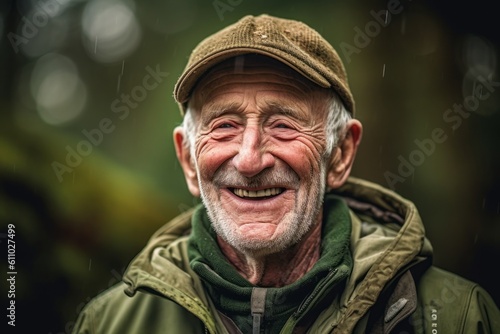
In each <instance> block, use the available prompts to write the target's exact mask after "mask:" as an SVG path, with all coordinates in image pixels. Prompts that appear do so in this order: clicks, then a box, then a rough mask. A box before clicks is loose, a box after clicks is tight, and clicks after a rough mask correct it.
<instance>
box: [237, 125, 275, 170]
mask: <svg viewBox="0 0 500 334" xmlns="http://www.w3.org/2000/svg"><path fill="white" fill-rule="evenodd" d="M262 137H263V135H262V133H261V131H260V128H259V126H247V128H245V131H244V132H243V137H242V140H241V146H240V150H239V152H238V154H237V155H236V156H234V158H233V164H234V166H235V167H236V169H237V170H238V172H240V173H241V174H242V175H243V176H246V177H252V176H255V175H257V174H259V173H260V172H261V171H263V170H264V169H266V168H269V167H272V166H274V162H275V158H274V156H273V155H272V154H271V153H269V152H268V151H267V149H266V148H265V147H264V145H263V144H264V143H263V140H262Z"/></svg>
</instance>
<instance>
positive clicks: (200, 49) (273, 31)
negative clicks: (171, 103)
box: [174, 14, 354, 114]
mask: <svg viewBox="0 0 500 334" xmlns="http://www.w3.org/2000/svg"><path fill="white" fill-rule="evenodd" d="M243 54H261V55H264V56H268V57H272V58H274V59H276V60H278V61H280V62H282V63H284V64H285V65H288V66H289V67H291V68H292V69H294V70H295V71H297V72H298V73H300V74H301V75H303V76H304V77H306V78H307V79H309V80H311V81H312V82H314V83H316V84H317V85H319V86H321V87H324V88H332V89H333V90H335V92H336V93H337V94H338V95H339V96H340V98H341V99H342V101H343V102H344V105H345V107H346V109H347V110H349V111H350V112H351V114H354V99H353V97H352V94H351V91H350V89H349V85H348V83H347V74H346V72H345V69H344V65H343V64H342V60H341V59H340V57H339V55H338V54H337V52H336V51H335V49H334V48H333V47H332V46H331V45H330V43H328V42H327V41H326V40H325V39H324V38H323V37H322V36H321V35H320V34H319V33H318V32H317V31H315V30H314V29H312V28H311V27H309V26H307V25H306V24H304V23H302V22H300V21H294V20H288V19H282V18H277V17H273V16H270V15H266V14H264V15H260V16H251V15H248V16H245V17H243V18H242V19H240V20H239V21H238V22H236V23H234V24H232V25H230V26H228V27H226V28H224V29H222V30H220V31H218V32H216V33H215V34H213V35H211V36H209V37H207V38H206V39H204V40H203V41H202V42H200V44H198V46H196V48H195V49H194V50H193V52H192V53H191V56H190V57H189V60H188V63H187V65H186V68H185V69H184V72H183V73H182V74H181V76H180V77H179V79H178V81H177V83H176V85H175V89H174V98H175V100H176V101H177V102H178V103H179V105H180V108H181V112H182V113H184V111H185V108H186V104H187V102H188V100H189V97H190V95H191V92H192V90H193V88H194V87H195V85H196V83H197V81H198V80H199V79H200V78H201V77H202V75H203V74H204V73H205V72H207V71H208V70H209V69H210V68H211V67H213V66H214V65H216V64H218V63H220V62H222V61H223V60H226V59H229V58H232V57H235V56H239V55H243Z"/></svg>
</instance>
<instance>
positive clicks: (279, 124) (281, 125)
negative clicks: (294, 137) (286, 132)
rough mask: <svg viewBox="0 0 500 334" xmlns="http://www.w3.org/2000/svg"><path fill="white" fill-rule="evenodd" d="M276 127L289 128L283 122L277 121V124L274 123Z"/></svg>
mask: <svg viewBox="0 0 500 334" xmlns="http://www.w3.org/2000/svg"><path fill="white" fill-rule="evenodd" d="M276 127H277V128H278V129H288V128H289V126H288V125H286V124H284V123H278V124H276Z"/></svg>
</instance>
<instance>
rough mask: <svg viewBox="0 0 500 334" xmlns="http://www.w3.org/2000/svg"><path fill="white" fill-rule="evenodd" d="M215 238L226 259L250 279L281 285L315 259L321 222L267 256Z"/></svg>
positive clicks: (299, 276)
mask: <svg viewBox="0 0 500 334" xmlns="http://www.w3.org/2000/svg"><path fill="white" fill-rule="evenodd" d="M217 242H218V244H219V246H220V248H221V250H222V253H223V254H224V255H225V256H226V258H227V259H228V260H229V262H230V263H231V264H232V265H233V266H234V267H235V268H236V270H237V271H238V272H239V273H240V274H241V275H242V276H243V277H244V278H245V279H247V280H248V281H249V282H250V283H252V284H254V285H259V286H266V287H282V286H285V285H288V284H291V283H293V282H295V281H296V280H298V279H299V278H301V277H302V276H304V275H305V274H306V273H307V272H308V271H309V270H310V269H311V268H312V267H313V266H314V264H315V263H316V262H317V261H318V259H319V257H320V246H321V223H317V224H315V225H314V226H313V228H312V229H311V230H310V231H309V232H308V233H307V234H306V235H305V236H304V238H303V239H302V240H301V241H300V242H299V243H297V244H296V245H294V246H293V247H290V248H288V249H286V250H284V251H281V252H278V253H273V254H270V255H266V256H254V255H253V254H248V253H242V252H240V251H238V250H236V249H235V248H234V247H232V246H231V245H229V244H228V243H227V242H226V241H224V240H223V239H222V238H220V237H218V238H217Z"/></svg>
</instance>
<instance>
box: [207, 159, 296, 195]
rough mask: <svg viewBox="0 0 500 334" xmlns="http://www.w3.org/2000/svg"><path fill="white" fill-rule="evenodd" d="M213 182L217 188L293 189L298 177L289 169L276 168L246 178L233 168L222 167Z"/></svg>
mask: <svg viewBox="0 0 500 334" xmlns="http://www.w3.org/2000/svg"><path fill="white" fill-rule="evenodd" d="M213 182H214V184H215V185H216V186H217V187H219V188H222V187H227V188H249V189H258V188H267V187H270V186H272V187H280V188H288V189H293V188H295V187H296V186H297V185H298V184H299V176H298V175H297V174H296V173H295V172H294V171H293V170H291V169H290V168H289V167H279V168H278V167H277V168H272V169H264V170H263V171H262V172H260V173H259V174H257V175H255V176H252V177H246V176H243V175H241V174H240V173H238V171H237V170H236V169H235V168H234V167H230V166H227V165H224V166H221V168H219V170H217V172H216V173H215V175H214V179H213Z"/></svg>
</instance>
